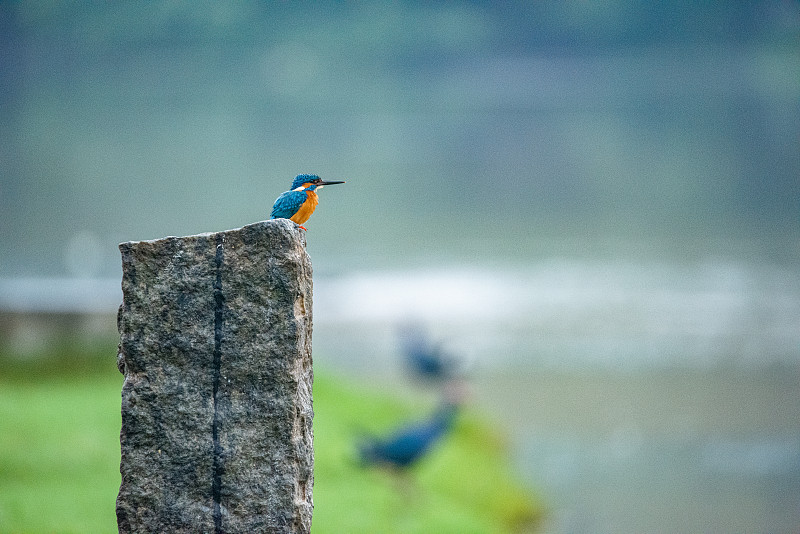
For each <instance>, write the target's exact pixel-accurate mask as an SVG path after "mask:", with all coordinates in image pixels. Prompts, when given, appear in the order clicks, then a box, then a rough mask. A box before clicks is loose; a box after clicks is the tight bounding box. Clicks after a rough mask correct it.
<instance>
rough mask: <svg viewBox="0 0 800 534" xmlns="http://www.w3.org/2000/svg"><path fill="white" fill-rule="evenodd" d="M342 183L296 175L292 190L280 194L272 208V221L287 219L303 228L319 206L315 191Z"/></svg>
mask: <svg viewBox="0 0 800 534" xmlns="http://www.w3.org/2000/svg"><path fill="white" fill-rule="evenodd" d="M343 183H344V182H326V181H325V180H323V179H322V178H320V177H319V176H317V175H316V174H298V175H297V177H295V179H294V181H293V182H292V188H291V189H290V190H289V191H286V192H285V193H283V194H281V196H279V197H278V198H277V199H276V200H275V204H274V205H273V206H272V213H271V214H270V218H272V219H289V220H290V221H293V222H295V223H297V224H298V225H299V226H300V228H302V229H303V230H305V229H306V227H305V226H303V223H305V222H306V221H307V220H308V219H309V217H311V214H312V213H314V210H315V209H317V204H319V197H318V196H317V193H316V191H318V190H322V188H323V187H324V186H326V185H334V184H343Z"/></svg>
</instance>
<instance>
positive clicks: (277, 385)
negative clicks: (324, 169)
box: [117, 219, 313, 533]
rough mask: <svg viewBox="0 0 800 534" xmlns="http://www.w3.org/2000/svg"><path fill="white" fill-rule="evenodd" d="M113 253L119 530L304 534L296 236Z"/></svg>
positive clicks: (303, 389)
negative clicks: (118, 262) (118, 256)
mask: <svg viewBox="0 0 800 534" xmlns="http://www.w3.org/2000/svg"><path fill="white" fill-rule="evenodd" d="M119 248H120V251H121V252H122V265H123V275H122V290H123V302H122V305H121V306H120V310H119V318H118V323H119V332H120V345H119V355H118V358H117V363H118V366H119V369H120V371H121V372H122V373H123V374H124V375H125V383H124V385H123V387H122V431H121V433H120V442H121V448H122V461H121V464H120V472H121V474H122V484H121V486H120V490H119V496H118V497H117V523H118V527H119V531H120V532H175V533H177V532H192V533H196V532H209V533H211V532H215V533H220V532H226V533H233V532H248V533H252V532H309V530H310V528H311V513H312V508H313V503H312V485H313V471H312V470H313V449H312V428H311V423H312V417H313V411H312V403H311V384H312V380H313V374H312V367H311V299H312V278H311V262H310V260H309V258H308V255H307V254H306V251H305V236H304V233H303V232H302V230H300V229H298V227H297V225H295V224H294V223H292V222H291V221H288V220H285V219H276V220H271V221H264V222H260V223H256V224H252V225H248V226H245V227H243V228H240V229H237V230H231V231H227V232H220V233H216V234H203V235H196V236H190V237H167V238H164V239H159V240H155V241H139V242H130V243H123V244H121V245H120V247H119Z"/></svg>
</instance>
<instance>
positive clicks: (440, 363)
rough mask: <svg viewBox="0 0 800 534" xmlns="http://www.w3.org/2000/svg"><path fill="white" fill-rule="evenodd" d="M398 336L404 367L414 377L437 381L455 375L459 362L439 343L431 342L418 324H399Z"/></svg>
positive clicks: (443, 380)
mask: <svg viewBox="0 0 800 534" xmlns="http://www.w3.org/2000/svg"><path fill="white" fill-rule="evenodd" d="M398 337H399V339H400V349H401V351H402V353H403V359H404V360H405V363H406V367H407V368H408V370H409V371H410V372H411V374H412V375H413V376H414V377H416V378H421V379H424V380H428V381H431V382H437V383H439V382H446V381H447V380H450V379H452V378H454V377H455V376H456V371H457V367H458V365H459V363H460V362H459V361H458V360H457V359H456V358H454V357H452V356H450V355H448V354H447V353H445V352H444V350H443V349H442V345H441V343H439V344H434V343H432V342H431V340H430V339H429V337H428V335H427V333H426V332H425V330H424V329H423V328H422V327H421V326H420V325H417V324H414V323H406V324H403V325H401V326H400V328H398Z"/></svg>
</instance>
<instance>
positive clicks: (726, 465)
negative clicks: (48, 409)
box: [0, 0, 800, 532]
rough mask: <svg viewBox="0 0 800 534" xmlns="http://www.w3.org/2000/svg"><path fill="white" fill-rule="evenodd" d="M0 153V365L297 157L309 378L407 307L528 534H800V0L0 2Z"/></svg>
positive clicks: (357, 348)
mask: <svg viewBox="0 0 800 534" xmlns="http://www.w3.org/2000/svg"><path fill="white" fill-rule="evenodd" d="M0 139H2V143H0V213H2V215H1V216H0V321H1V322H0V336H2V344H3V359H0V380H2V379H3V375H2V374H3V373H5V375H6V379H7V380H6V382H7V383H8V382H9V380H10V378H8V377H12V376H13V373H12V372H11V371H10V369H12V368H13V367H14V366H15V365H18V364H19V362H20V361H28V360H30V359H32V358H35V357H36V355H37V354H39V353H41V352H42V351H46V350H50V349H49V348H52V347H54V346H62V345H63V343H62V342H63V340H64V339H65V338H68V339H69V340H70V341H69V342H70V343H71V345H70V346H71V347H73V349H74V350H75V351H77V352H81V351H82V348H81V347H84V346H96V344H93V343H95V342H94V340H97V339H102V340H106V341H105V342H107V341H108V340H113V339H114V336H115V328H116V324H115V313H116V308H117V306H118V305H119V303H120V301H121V291H120V289H119V281H120V279H121V269H120V258H119V252H118V250H117V244H118V243H120V242H123V241H129V240H142V239H155V238H159V237H164V236H167V235H188V234H196V233H201V232H209V231H219V230H225V229H229V228H235V227H240V226H243V225H245V224H249V223H252V222H256V221H259V220H263V219H266V218H267V217H268V214H269V211H270V208H271V206H272V203H273V201H274V199H275V198H276V197H277V196H278V195H279V194H280V193H281V192H283V191H285V190H286V189H287V188H288V186H289V185H290V183H291V180H292V178H293V177H294V176H295V175H296V174H298V173H300V172H309V173H315V174H319V175H320V176H322V177H323V178H324V179H329V180H346V181H347V184H345V185H341V186H337V187H330V188H326V189H325V190H324V191H323V192H322V193H320V197H321V203H320V206H319V208H318V209H317V211H316V213H315V214H314V215H313V217H312V218H311V220H310V221H309V222H308V223H307V224H306V226H307V227H308V229H309V230H308V234H307V239H308V251H309V253H310V255H311V258H312V261H313V265H314V274H315V280H314V281H315V302H314V357H315V367H317V368H321V369H323V370H328V371H330V372H331V373H335V374H338V375H340V376H346V377H347V378H348V379H350V380H353V381H355V382H365V383H370V384H378V385H381V386H385V387H386V388H387V389H389V390H400V389H403V388H404V387H406V386H404V385H403V384H404V382H403V381H401V380H398V377H399V376H400V375H401V373H402V372H403V371H402V365H401V363H400V361H399V359H400V356H399V352H400V349H399V348H398V340H397V325H398V324H400V323H401V322H403V321H407V320H413V321H416V322H418V323H420V324H422V325H424V327H425V329H426V330H427V331H428V332H429V335H430V336H431V337H432V338H433V339H436V340H437V342H439V343H441V345H442V346H443V347H444V348H445V349H446V350H447V352H448V353H450V354H453V355H455V356H456V357H458V358H459V359H460V360H461V361H462V362H464V366H465V368H467V369H468V374H469V380H470V383H471V384H472V387H473V389H474V392H473V395H472V397H471V400H470V402H471V404H472V405H473V406H474V407H475V409H476V410H478V411H480V412H482V413H483V414H485V417H486V418H487V419H489V420H490V421H492V423H493V425H496V427H497V428H498V429H500V430H501V431H502V432H504V433H505V434H506V435H507V436H508V450H509V451H510V454H511V462H512V463H513V466H514V470H515V472H517V473H518V475H519V477H521V478H522V481H523V482H524V484H525V485H526V486H528V487H530V488H532V489H534V490H535V491H536V492H537V493H539V494H541V496H542V499H543V500H544V502H546V504H547V507H548V514H547V518H546V520H545V522H544V523H542V524H541V525H540V529H541V530H542V531H546V532H644V531H659V532H690V531H695V532H697V531H717V532H722V531H729V532H730V531H739V532H743V531H750V532H754V531H755V532H785V531H795V530H797V528H798V527H800V424H799V423H798V422H800V276H798V275H799V274H800V271H798V267H800V209H799V204H798V202H799V201H800V3H798V2H796V1H793V0H791V1H790V0H764V1H746V2H689V1H687V2H683V1H681V2H636V1H626V0H618V1H607V2H585V1H578V0H575V1H568V2H552V3H549V2H520V3H511V4H497V3H495V2H437V3H428V2H399V3H382V2H365V3H347V4H339V3H325V4H321V5H300V4H293V3H262V2H248V1H241V2H224V3H218V2H200V3H184V2H174V1H164V2H126V3H108V2H53V1H47V0H41V1H30V2H3V3H2V4H0ZM103 346H105V345H103ZM108 346H109V347H110V349H109V352H108V353H107V354H105V357H107V358H108V361H109V366H108V368H107V372H109V373H112V374H113V373H116V370H115V367H114V363H113V360H114V356H115V354H114V345H113V342H112V343H111V344H110V345H108ZM75 347H77V349H75ZM71 350H72V349H71ZM66 365H69V364H68V363H67V364H66ZM117 376H118V375H117ZM114 379H115V380H116V376H115V378H114ZM118 385H119V384H116V383H115V384H112V386H113V387H112V386H110V387H111V389H115V388H117V387H118ZM7 391H14V389H13V388H12V389H11V390H8V389H7ZM8 395H9V394H8V393H7V394H6V398H5V401H3V402H2V403H0V407H2V408H4V411H5V416H8V415H9V413H11V411H13V407H14V406H16V405H15V404H14V402H15V401H14V400H13V399H10V398H9V396H8ZM118 401H119V399H118V397H115V398H112V399H111V401H110V404H109V406H110V409H111V410H112V411H113V410H114V409H117V408H118ZM21 410H23V412H24V410H25V406H21ZM5 416H4V417H5ZM16 416H17V417H20V418H21V419H20V424H21V425H23V426H24V424H25V419H24V413H23V414H22V415H20V414H18V413H17V414H16ZM116 417H117V418H118V412H117V413H116ZM8 420H9V419H8V418H7V417H6V421H8ZM111 423H114V421H113V420H112V421H111ZM116 424H117V425H118V420H117V422H116ZM2 425H3V422H2V420H0V426H2ZM111 427H112V428H113V424H111ZM111 437H112V438H113V439H111V441H110V445H109V447H111V452H110V453H109V454H111V455H112V456H113V454H115V453H116V454H117V455H118V453H119V451H118V449H117V450H116V451H115V450H113V447H114V443H115V441H116V435H114V436H111ZM17 445H18V446H19V447H24V440H23V441H21V442H20V443H18V444H17ZM116 446H117V447H118V442H117V443H116ZM117 459H118V456H117ZM4 472H5V473H6V482H5V483H6V488H7V489H8V488H10V487H11V486H10V485H9V484H10V482H8V481H9V480H11V479H10V478H8V477H10V476H11V475H9V474H8V473H9V472H10V471H9V470H8V469H6V470H5V471H4V470H3V466H2V465H0V485H3V484H4V481H3V480H2V477H3V473H4ZM116 476H118V475H116ZM318 482H319V481H318ZM118 483H119V480H118V479H116V480H112V481H111V487H112V488H113V487H114V486H115V485H118ZM315 497H317V496H316V495H315ZM112 498H113V497H112ZM317 505H318V506H321V504H320V502H319V500H317ZM4 513H5V514H6V516H8V515H9V514H10V513H11V512H9V510H5V511H3V510H2V509H0V524H2V518H3V514H4ZM315 526H316V524H315ZM315 528H316V527H315Z"/></svg>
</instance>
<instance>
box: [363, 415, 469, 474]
mask: <svg viewBox="0 0 800 534" xmlns="http://www.w3.org/2000/svg"><path fill="white" fill-rule="evenodd" d="M458 409H459V406H458V404H454V403H451V402H445V403H443V404H442V405H441V406H440V407H439V408H438V409H437V410H436V412H435V413H434V414H433V416H432V417H431V418H430V419H428V420H427V421H423V422H419V423H416V424H412V425H409V426H406V427H404V428H400V429H398V430H397V431H396V432H394V433H393V434H392V435H390V436H389V437H387V438H386V439H378V438H373V439H371V440H370V441H368V442H364V443H361V445H360V447H359V449H360V453H361V462H362V464H364V465H370V464H376V465H384V466H389V467H393V468H396V469H404V468H407V467H410V466H411V465H412V464H414V463H415V462H416V461H417V460H419V459H420V458H421V457H422V456H423V455H424V454H425V453H426V452H427V451H428V450H429V449H430V448H431V446H433V444H434V443H436V442H437V441H439V440H440V439H441V438H442V436H444V435H445V433H447V431H448V430H450V428H451V427H452V426H453V421H454V420H455V417H456V414H457V413H458Z"/></svg>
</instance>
